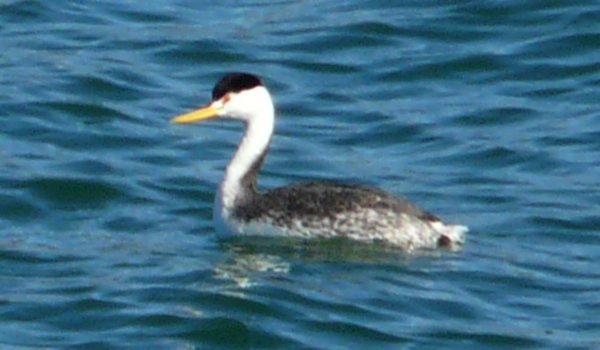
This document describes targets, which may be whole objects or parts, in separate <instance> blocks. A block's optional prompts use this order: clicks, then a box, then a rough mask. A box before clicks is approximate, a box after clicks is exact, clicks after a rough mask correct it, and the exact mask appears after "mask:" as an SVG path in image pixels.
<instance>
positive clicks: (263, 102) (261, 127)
mask: <svg viewBox="0 0 600 350" xmlns="http://www.w3.org/2000/svg"><path fill="white" fill-rule="evenodd" d="M262 90H264V92H263V91H262ZM255 95H256V96H254V99H253V107H252V108H253V109H252V110H251V111H248V113H247V115H246V116H244V117H243V118H236V119H243V120H244V121H245V122H246V130H245V132H244V136H243V138H242V141H241V142H240V145H239V146H238V149H237V151H236V152H235V155H234V156H233V158H232V159H231V161H230V162H229V165H228V166H227V169H226V171H225V178H224V179H223V182H222V183H221V187H220V188H219V193H218V194H217V196H218V197H217V201H220V202H221V203H220V205H222V208H221V209H226V210H228V209H231V208H233V206H234V205H235V203H236V200H237V199H238V198H239V197H240V196H243V195H245V194H246V193H245V192H244V191H246V190H247V188H243V186H244V185H247V184H244V183H242V180H243V179H244V176H245V175H246V174H247V173H248V171H250V170H251V168H252V166H253V165H254V164H255V163H256V162H257V161H258V160H259V158H260V157H261V155H262V154H263V153H264V152H266V149H267V147H268V146H269V142H270V140H271V135H272V134H273V129H274V125H275V111H274V107H273V102H272V100H271V96H270V95H269V93H268V92H267V90H266V89H264V88H262V89H261V90H259V91H257V93H256V94H255ZM234 118H235V117H234ZM255 170H256V171H258V169H255Z"/></svg>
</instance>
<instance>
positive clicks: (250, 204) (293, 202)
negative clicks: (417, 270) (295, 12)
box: [172, 73, 468, 251]
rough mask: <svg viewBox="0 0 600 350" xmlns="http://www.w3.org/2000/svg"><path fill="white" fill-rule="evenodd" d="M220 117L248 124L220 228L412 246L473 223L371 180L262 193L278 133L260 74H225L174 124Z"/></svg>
mask: <svg viewBox="0 0 600 350" xmlns="http://www.w3.org/2000/svg"><path fill="white" fill-rule="evenodd" d="M217 117H218V118H226V119H234V120H238V121H242V122H244V123H245V132H244V136H243V137H242V140H241V142H240V144H239V146H238V148H237V151H236V152H235V155H234V156H233V158H232V159H231V161H230V162H229V165H228V166H227V168H226V170H225V176H224V179H223V181H222V182H221V185H220V187H219V189H218V191H217V194H216V197H215V205H214V211H213V220H214V223H215V228H216V231H217V233H218V234H220V235H226V236H230V235H247V236H284V237H301V238H313V237H327V238H332V237H347V238H349V239H354V240H359V241H365V242H374V241H383V242H385V243H387V244H391V245H394V246H397V247H399V248H400V249H403V250H406V251H412V250H414V249H420V248H437V247H456V246H457V245H461V244H462V243H463V242H464V236H465V233H466V232H467V231H468V229H467V227H465V226H461V225H450V224H446V223H444V222H442V221H441V220H440V219H439V218H438V217H437V216H435V215H433V214H431V213H429V212H427V211H425V210H423V209H421V208H419V207H417V206H416V205H414V204H412V203H410V202H408V201H407V200H405V199H403V198H400V197H396V196H393V195H391V194H389V193H386V192H384V191H383V190H380V189H377V188H372V187H368V186H365V185H356V184H343V183H338V182H307V183H298V184H293V185H291V186H287V187H280V188H276V189H273V190H270V191H266V192H260V191H259V190H258V186H257V175H258V172H259V170H260V168H261V166H262V164H263V162H264V160H265V157H266V155H267V152H268V149H269V143H270V141H271V136H272V134H273V130H274V124H275V107H274V104H273V100H272V98H271V94H270V93H269V91H268V90H267V88H266V87H265V85H264V84H263V82H262V81H261V79H260V78H258V77H257V76H255V75H253V74H249V73H229V74H226V75H225V76H224V77H223V78H222V79H221V80H220V81H219V82H218V83H217V84H216V85H215V86H214V88H213V90H212V99H211V101H210V102H209V103H208V104H207V105H205V106H204V107H202V108H200V109H198V110H196V111H193V112H189V113H186V114H183V115H180V116H178V117H175V118H173V119H172V122H174V123H179V124H183V123H192V122H198V121H203V120H207V119H210V118H217Z"/></svg>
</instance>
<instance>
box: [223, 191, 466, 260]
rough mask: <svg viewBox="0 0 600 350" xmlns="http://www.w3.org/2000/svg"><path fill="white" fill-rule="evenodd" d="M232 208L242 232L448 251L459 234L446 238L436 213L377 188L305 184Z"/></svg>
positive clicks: (443, 226)
mask: <svg viewBox="0 0 600 350" xmlns="http://www.w3.org/2000/svg"><path fill="white" fill-rule="evenodd" d="M243 202H244V203H242V204H240V205H239V206H237V207H235V208H233V211H232V212H231V219H233V220H236V221H238V222H239V224H240V229H241V231H245V232H244V233H245V234H259V235H260V234H261V232H256V231H257V230H259V229H260V230H265V228H266V227H267V226H272V227H276V228H278V230H280V231H281V232H282V234H285V235H289V236H299V237H338V236H339V237H347V238H350V239H355V240H362V241H375V240H381V241H386V242H388V243H391V244H394V245H397V246H399V247H402V248H403V249H405V250H412V249H415V248H435V247H438V246H444V247H450V246H453V245H455V244H461V243H462V241H463V239H464V238H463V236H462V234H460V235H458V236H456V235H451V234H446V231H449V230H450V231H452V230H453V227H454V226H447V225H444V224H443V223H441V221H440V220H439V219H438V218H437V217H435V216H434V215H432V214H430V213H428V212H426V211H423V210H422V209H420V208H418V207H416V206H415V205H413V204H411V203H409V202H407V201H405V200H403V199H400V198H396V197H393V196H391V195H389V194H387V193H385V192H383V191H381V190H378V189H374V188H370V187H366V186H361V185H348V184H337V183H316V182H313V183H305V184H296V185H294V186H291V187H283V188H278V189H275V190H273V191H270V192H267V193H265V194H264V195H259V194H257V195H255V196H251V198H249V199H248V200H245V201H243Z"/></svg>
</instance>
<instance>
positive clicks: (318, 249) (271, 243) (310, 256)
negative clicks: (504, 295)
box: [214, 237, 444, 288]
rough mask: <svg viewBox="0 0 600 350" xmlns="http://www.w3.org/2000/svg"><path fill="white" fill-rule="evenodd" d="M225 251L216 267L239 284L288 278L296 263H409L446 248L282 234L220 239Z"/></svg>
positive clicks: (436, 253)
mask: <svg viewBox="0 0 600 350" xmlns="http://www.w3.org/2000/svg"><path fill="white" fill-rule="evenodd" d="M219 245H220V246H221V248H222V250H223V251H225V252H226V254H225V256H224V257H223V259H222V260H221V261H220V263H218V264H217V266H216V267H215V270H214V273H215V276H216V277H217V278H221V279H225V280H230V281H233V282H235V284H236V286H237V287H240V288H248V287H252V286H255V285H256V284H257V283H258V281H260V280H261V279H264V278H270V279H285V278H286V276H287V275H288V274H289V273H290V271H291V270H292V267H293V265H294V264H301V263H346V264H361V265H382V266H384V265H390V266H399V265H406V264H408V263H410V262H412V261H414V260H415V259H418V258H422V257H437V256H440V255H442V254H444V250H420V251H416V252H412V253H406V252H404V251H402V250H399V249H397V247H394V246H391V245H389V244H386V243H385V242H373V243H371V244H365V243H363V242H356V241H353V240H349V239H343V238H334V239H307V240H303V239H296V238H283V237H281V238H280V237H277V238H273V237H268V238H266V237H236V238H232V239H229V240H222V241H220V242H219Z"/></svg>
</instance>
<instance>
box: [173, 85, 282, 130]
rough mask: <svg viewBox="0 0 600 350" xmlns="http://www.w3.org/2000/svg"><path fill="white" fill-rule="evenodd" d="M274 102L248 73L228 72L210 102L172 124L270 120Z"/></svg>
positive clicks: (215, 88) (175, 119) (216, 86)
mask: <svg viewBox="0 0 600 350" xmlns="http://www.w3.org/2000/svg"><path fill="white" fill-rule="evenodd" d="M273 109H274V107H273V100H272V99H271V94H269V91H268V90H267V89H266V88H265V86H264V85H263V83H262V82H261V80H260V79H259V78H258V77H256V76H255V75H252V74H249V73H229V74H227V75H225V76H224V77H223V78H221V80H219V82H218V83H217V84H216V85H215V87H214V88H213V91H212V99H211V101H210V102H209V103H208V104H206V105H205V106H203V107H202V108H200V109H198V110H195V111H192V112H189V113H186V114H183V115H180V116H177V117H175V118H173V119H172V120H171V121H172V122H173V123H178V124H183V123H193V122H198V121H202V120H206V119H210V118H215V117H223V118H230V119H236V120H242V121H244V122H251V121H253V120H257V119H259V118H264V117H266V116H268V117H269V118H273V117H272V116H273Z"/></svg>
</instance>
